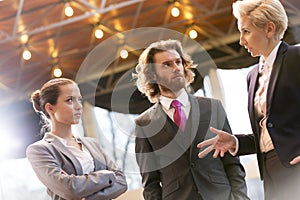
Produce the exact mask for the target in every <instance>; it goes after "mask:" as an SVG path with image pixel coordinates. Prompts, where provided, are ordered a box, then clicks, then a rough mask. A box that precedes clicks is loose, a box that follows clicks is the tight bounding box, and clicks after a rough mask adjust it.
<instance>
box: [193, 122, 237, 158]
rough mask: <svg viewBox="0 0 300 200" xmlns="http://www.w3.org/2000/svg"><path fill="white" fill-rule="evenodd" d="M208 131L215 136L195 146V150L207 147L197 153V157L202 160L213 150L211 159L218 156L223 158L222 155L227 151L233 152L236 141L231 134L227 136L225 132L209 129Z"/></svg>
mask: <svg viewBox="0 0 300 200" xmlns="http://www.w3.org/2000/svg"><path fill="white" fill-rule="evenodd" d="M209 130H210V131H211V132H212V133H215V134H216V135H217V136H215V137H213V138H211V139H208V140H204V141H203V142H201V143H199V144H198V145H197V148H199V149H201V148H203V147H205V146H208V147H207V148H206V149H204V150H202V151H200V152H199V154H198V157H199V158H203V157H204V156H205V155H206V154H208V153H209V152H211V151H212V150H213V149H214V150H215V152H214V154H213V157H214V158H216V157H217V156H218V155H219V154H220V156H221V157H224V154H225V153H226V152H227V151H228V150H230V149H231V150H233V151H234V149H235V147H236V140H235V138H234V137H233V135H232V134H229V133H227V132H225V131H222V130H218V129H215V128H212V127H210V128H209Z"/></svg>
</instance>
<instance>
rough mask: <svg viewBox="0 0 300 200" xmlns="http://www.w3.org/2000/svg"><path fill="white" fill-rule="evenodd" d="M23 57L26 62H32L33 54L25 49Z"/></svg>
mask: <svg viewBox="0 0 300 200" xmlns="http://www.w3.org/2000/svg"><path fill="white" fill-rule="evenodd" d="M22 57H23V59H24V60H30V58H31V52H30V51H29V50H28V49H25V50H24V51H23V54H22Z"/></svg>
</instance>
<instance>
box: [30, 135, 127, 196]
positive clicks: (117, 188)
mask: <svg viewBox="0 0 300 200" xmlns="http://www.w3.org/2000/svg"><path fill="white" fill-rule="evenodd" d="M79 141H80V142H81V143H82V144H83V145H84V146H85V147H86V148H87V149H88V150H89V152H90V153H91V155H92V157H93V159H94V165H95V170H94V171H93V172H91V173H89V174H83V172H82V167H81V165H80V163H79V161H78V160H77V158H76V157H75V156H74V155H73V154H72V152H71V151H69V149H68V148H67V147H66V146H65V145H64V144H63V143H61V142H60V141H59V140H58V139H57V138H56V137H55V136H53V135H51V134H49V133H48V134H45V136H44V138H43V139H42V140H40V141H37V142H35V143H34V144H31V145H30V146H29V147H28V148H27V151H26V155H27V157H28V160H29V162H30V163H31V165H32V168H33V170H34V171H35V173H36V175H37V177H38V178H39V179H40V181H41V182H42V183H43V184H44V185H45V186H46V187H47V192H48V194H49V195H50V196H51V198H52V199H53V200H54V199H55V200H65V199H67V200H73V199H74V200H81V199H83V198H85V199H86V200H108V199H113V198H116V197H117V196H119V195H120V194H122V193H124V192H125V191H126V190H127V183H126V180H125V176H124V174H123V173H122V172H121V171H120V170H119V169H118V168H117V167H116V165H115V164H114V163H113V162H112V161H111V160H110V159H109V158H108V157H107V156H106V155H105V153H104V152H103V150H102V149H101V148H100V145H99V143H98V142H97V140H96V139H95V138H87V137H84V138H79Z"/></svg>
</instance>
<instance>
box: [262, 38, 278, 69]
mask: <svg viewBox="0 0 300 200" xmlns="http://www.w3.org/2000/svg"><path fill="white" fill-rule="evenodd" d="M281 43H282V41H280V42H278V44H277V45H276V46H275V47H274V49H273V50H272V51H271V53H270V55H269V56H268V57H267V58H266V59H265V60H264V58H263V57H262V56H261V57H260V58H259V63H260V65H262V64H264V65H265V66H267V67H268V68H270V67H273V64H274V61H275V58H276V55H277V52H278V49H279V46H280V44H281Z"/></svg>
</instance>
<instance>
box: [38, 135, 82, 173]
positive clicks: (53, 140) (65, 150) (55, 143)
mask: <svg viewBox="0 0 300 200" xmlns="http://www.w3.org/2000/svg"><path fill="white" fill-rule="evenodd" d="M44 140H45V141H47V142H50V143H51V144H52V145H53V146H54V147H55V148H56V149H57V150H58V151H59V152H61V153H62V154H64V155H65V156H66V157H68V158H69V159H70V160H71V162H72V164H73V166H74V169H75V171H76V173H77V174H82V173H83V170H82V167H81V164H80V162H79V161H78V159H77V158H76V157H75V156H74V155H73V154H72V153H71V152H70V150H69V149H68V148H67V147H66V146H65V145H64V144H63V143H62V142H60V141H59V140H58V139H57V138H56V137H55V136H53V135H51V134H49V133H47V134H46V135H45V136H44Z"/></svg>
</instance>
